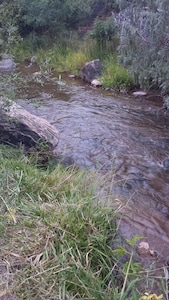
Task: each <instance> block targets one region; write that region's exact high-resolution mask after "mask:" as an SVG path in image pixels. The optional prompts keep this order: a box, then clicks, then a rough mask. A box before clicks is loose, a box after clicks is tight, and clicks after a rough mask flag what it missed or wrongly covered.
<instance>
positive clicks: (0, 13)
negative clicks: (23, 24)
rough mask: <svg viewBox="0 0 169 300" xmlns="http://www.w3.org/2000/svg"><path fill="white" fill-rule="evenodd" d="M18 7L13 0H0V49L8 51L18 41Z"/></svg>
mask: <svg viewBox="0 0 169 300" xmlns="http://www.w3.org/2000/svg"><path fill="white" fill-rule="evenodd" d="M19 18H20V8H19V6H18V4H17V2H16V1H15V0H14V1H12V3H11V2H10V1H1V2H0V49H1V51H2V52H4V51H5V52H10V49H11V47H12V46H13V45H14V44H16V43H18V42H19V41H20V35H19V27H18V22H19Z"/></svg>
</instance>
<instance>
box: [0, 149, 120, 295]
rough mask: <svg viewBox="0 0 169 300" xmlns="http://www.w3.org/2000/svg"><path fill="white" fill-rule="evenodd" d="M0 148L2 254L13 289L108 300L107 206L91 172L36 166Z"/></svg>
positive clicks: (109, 223)
mask: <svg viewBox="0 0 169 300" xmlns="http://www.w3.org/2000/svg"><path fill="white" fill-rule="evenodd" d="M0 149H1V150H0V163H1V170H0V182H1V183H0V195H1V196H0V202H1V212H0V229H1V238H0V241H1V244H2V245H3V246H2V247H1V255H0V259H1V260H4V261H5V262H6V263H7V265H8V266H9V272H11V273H12V275H13V280H12V282H11V285H10V290H11V292H12V293H14V294H16V295H18V297H19V299H51V298H52V297H53V299H111V296H110V297H109V293H110V295H112V291H111V289H112V287H110V286H109V284H110V282H111V277H112V269H113V264H112V250H111V248H110V246H109V238H110V232H112V228H114V229H113V230H115V227H114V221H113V212H111V211H110V210H109V209H107V208H101V207H100V206H99V205H98V204H97V199H96V197H95V196H94V195H93V191H92V189H89V181H90V180H91V178H89V177H88V176H86V174H84V172H81V171H78V172H77V171H75V170H73V169H68V170H67V169H63V168H62V167H61V166H60V165H59V166H57V167H56V168H55V169H54V170H52V171H50V170H46V171H45V170H42V169H41V170H40V169H38V168H37V167H35V166H33V165H31V163H30V162H29V159H28V158H27V157H26V156H25V155H24V154H23V153H22V152H21V153H18V151H17V150H12V149H10V148H7V147H4V146H3V147H1V148H0ZM7 285H8V282H7V283H6V288H7ZM50 297H51V298H50Z"/></svg>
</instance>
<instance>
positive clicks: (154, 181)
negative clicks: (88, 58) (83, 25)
mask: <svg viewBox="0 0 169 300" xmlns="http://www.w3.org/2000/svg"><path fill="white" fill-rule="evenodd" d="M20 71H21V72H22V73H23V74H25V75H26V76H27V75H29V74H31V73H33V72H34V71H35V70H34V69H32V68H25V66H22V67H21V68H20ZM57 80H58V79H57V78H56V79H53V80H52V81H50V82H46V84H44V85H43V86H41V85H40V84H38V83H35V82H32V83H30V85H29V88H28V90H27V97H26V98H27V99H22V100H19V101H18V102H19V104H21V105H22V106H23V107H24V108H26V109H27V110H28V111H29V112H31V113H33V114H35V115H38V116H40V117H42V118H45V119H47V120H48V121H49V122H50V123H51V124H53V125H54V126H56V128H57V129H58V130H59V132H60V142H59V145H58V147H57V149H56V152H57V153H58V154H59V155H62V157H65V158H67V159H68V160H69V159H70V158H71V160H72V161H73V162H74V163H75V164H77V165H78V166H79V167H80V168H85V169H90V170H97V171H99V173H100V174H104V175H105V174H106V173H107V174H109V175H108V178H110V171H111V174H112V178H113V184H111V193H112V202H113V201H116V200H113V199H115V198H116V199H119V200H122V203H126V208H125V209H126V211H127V213H126V214H125V215H124V216H123V217H122V219H121V222H120V224H119V226H120V230H121V234H122V236H124V237H125V238H131V237H132V236H133V235H142V236H145V240H147V241H148V242H149V243H150V246H151V247H152V248H153V249H154V250H155V251H157V253H158V257H159V258H160V257H162V258H163V259H164V258H165V259H166V258H167V257H168V256H169V171H167V170H166V169H165V168H164V166H163V161H164V160H165V159H167V158H169V113H168V112H167V111H164V110H163V109H161V107H162V102H161V99H160V98H159V97H156V96H151V97H150V96H148V97H145V98H143V97H142V98H134V97H129V96H119V95H116V94H113V93H112V92H111V91H104V90H102V89H95V88H92V87H90V86H88V85H85V84H83V83H82V81H80V80H79V81H78V80H75V79H73V78H68V76H65V78H64V77H63V78H62V80H63V82H62V83H61V84H58V83H57ZM38 104H40V105H38ZM108 181H109V180H108ZM108 184H109V182H108ZM109 188H110V186H109ZM113 195H115V196H113ZM110 199H111V198H110ZM110 199H109V201H110ZM109 204H110V205H111V204H113V203H109Z"/></svg>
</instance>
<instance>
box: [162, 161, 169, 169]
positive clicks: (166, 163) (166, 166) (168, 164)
mask: <svg viewBox="0 0 169 300" xmlns="http://www.w3.org/2000/svg"><path fill="white" fill-rule="evenodd" d="M163 167H164V169H165V170H168V171H169V158H166V159H165V160H164V161H163Z"/></svg>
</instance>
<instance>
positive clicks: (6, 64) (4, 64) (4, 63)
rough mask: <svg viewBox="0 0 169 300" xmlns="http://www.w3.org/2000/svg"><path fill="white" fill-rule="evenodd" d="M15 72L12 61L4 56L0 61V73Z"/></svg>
mask: <svg viewBox="0 0 169 300" xmlns="http://www.w3.org/2000/svg"><path fill="white" fill-rule="evenodd" d="M14 70H15V63H14V62H13V60H12V59H11V58H10V57H9V56H8V55H7V54H4V55H2V57H1V60H0V72H11V71H14Z"/></svg>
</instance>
